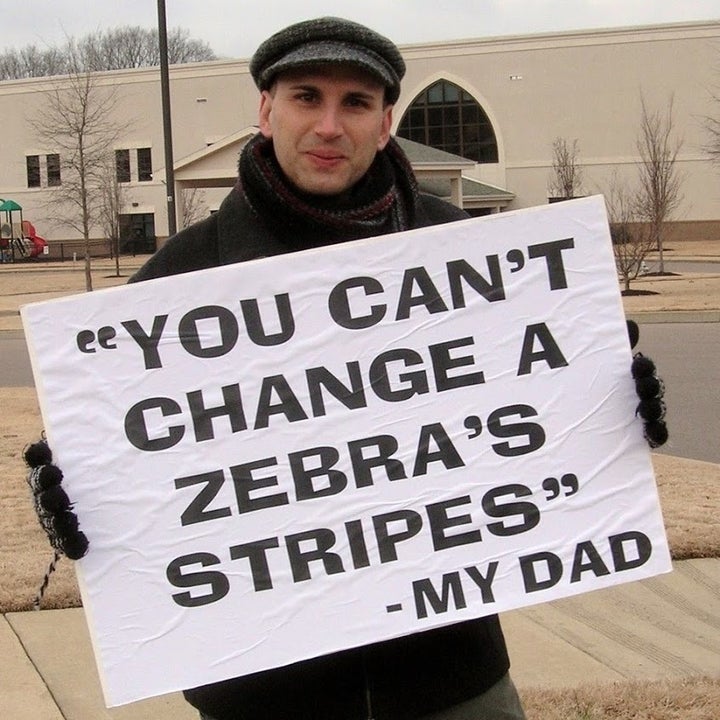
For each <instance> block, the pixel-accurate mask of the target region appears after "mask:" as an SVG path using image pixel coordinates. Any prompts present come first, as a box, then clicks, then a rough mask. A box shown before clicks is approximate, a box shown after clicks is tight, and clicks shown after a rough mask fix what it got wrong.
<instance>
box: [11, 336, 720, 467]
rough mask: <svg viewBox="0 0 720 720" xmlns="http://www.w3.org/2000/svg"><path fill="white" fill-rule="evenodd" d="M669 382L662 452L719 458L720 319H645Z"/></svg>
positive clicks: (25, 373)
mask: <svg viewBox="0 0 720 720" xmlns="http://www.w3.org/2000/svg"><path fill="white" fill-rule="evenodd" d="M637 349H639V350H640V351H641V352H643V353H644V354H646V355H648V356H650V357H651V358H653V359H654V360H655V362H656V363H657V365H658V369H659V373H660V375H661V376H662V378H663V380H664V381H665V384H666V387H667V390H666V400H667V405H668V408H669V413H668V426H669V428H670V441H669V442H668V444H667V445H666V446H665V447H664V448H661V452H665V453H667V454H668V455H676V456H678V457H685V458H691V459H693V460H704V461H706V462H714V463H720V411H719V409H720V382H719V381H718V379H719V378H720V323H660V324H644V325H641V328H640V344H639V346H638V348H637ZM0 358H2V370H1V372H2V375H1V376H0V386H5V387H32V386H33V385H34V383H33V377H32V371H31V368H30V360H29V358H28V354H27V349H26V347H25V340H24V336H23V333H22V332H21V331H17V332H4V333H0Z"/></svg>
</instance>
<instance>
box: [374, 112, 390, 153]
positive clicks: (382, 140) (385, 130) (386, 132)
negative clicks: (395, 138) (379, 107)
mask: <svg viewBox="0 0 720 720" xmlns="http://www.w3.org/2000/svg"><path fill="white" fill-rule="evenodd" d="M392 111H393V106H392V105H386V106H385V107H384V108H383V119H382V126H381V128H380V137H379V138H378V145H377V148H378V150H382V149H384V147H385V146H386V145H387V144H388V141H389V140H390V128H391V127H392Z"/></svg>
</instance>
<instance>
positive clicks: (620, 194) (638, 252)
mask: <svg viewBox="0 0 720 720" xmlns="http://www.w3.org/2000/svg"><path fill="white" fill-rule="evenodd" d="M605 203H606V205H607V210H608V219H609V221H610V234H611V236H612V241H613V253H614V254H615V266H616V268H617V271H618V275H619V276H620V280H621V282H622V285H623V291H624V292H626V293H627V292H629V291H630V283H631V282H632V281H633V280H636V279H637V277H638V275H640V274H642V270H643V267H644V264H645V258H646V257H647V255H648V253H649V252H650V251H651V250H652V248H653V241H652V237H651V235H650V233H649V231H648V225H647V224H646V223H643V222H641V221H640V219H639V218H638V216H637V207H638V200H637V191H635V192H633V190H631V189H630V187H629V186H628V184H627V183H626V182H624V181H622V180H620V179H619V178H618V176H617V174H616V173H614V174H613V176H612V179H611V181H610V186H609V188H608V191H607V192H606V193H605Z"/></svg>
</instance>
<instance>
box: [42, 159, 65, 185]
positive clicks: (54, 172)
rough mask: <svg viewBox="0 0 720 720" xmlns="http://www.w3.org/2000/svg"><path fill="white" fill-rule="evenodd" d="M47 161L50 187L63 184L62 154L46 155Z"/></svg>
mask: <svg viewBox="0 0 720 720" xmlns="http://www.w3.org/2000/svg"><path fill="white" fill-rule="evenodd" d="M45 160H46V162H47V184H48V187H57V186H58V185H60V184H61V182H62V181H61V179H60V156H59V155H57V154H53V155H46V156H45Z"/></svg>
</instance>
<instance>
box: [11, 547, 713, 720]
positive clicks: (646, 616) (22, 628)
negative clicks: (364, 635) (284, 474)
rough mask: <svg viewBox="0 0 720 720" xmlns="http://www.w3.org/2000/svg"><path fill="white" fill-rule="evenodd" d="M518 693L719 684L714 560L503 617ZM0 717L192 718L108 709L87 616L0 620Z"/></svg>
mask: <svg viewBox="0 0 720 720" xmlns="http://www.w3.org/2000/svg"><path fill="white" fill-rule="evenodd" d="M502 621H503V628H504V631H505V636H506V638H507V642H508V647H509V650H510V658H511V660H512V676H513V679H514V681H515V683H516V684H517V686H518V687H519V688H520V691H521V692H522V690H523V688H530V687H546V688H564V687H568V688H572V687H575V686H578V685H580V684H582V683H585V682H593V683H602V682H613V681H617V680H629V679H631V680H648V681H650V680H659V679H677V678H686V677H693V676H698V675H711V676H720V559H715V558H709V559H698V560H684V561H681V562H677V563H675V564H674V571H673V572H672V573H669V574H667V575H661V576H657V577H654V578H650V579H648V580H642V581H639V582H634V583H628V584H625V585H620V586H617V587H614V588H610V589H607V590H599V591H596V592H592V593H586V594H584V595H580V596H578V597H574V598H565V599H563V600H558V601H555V602H552V603H545V604H542V605H536V606H534V607H529V608H523V609H521V610H514V611H511V612H508V613H505V614H504V615H503V620H502ZM0 678H2V680H1V681H0V717H2V718H8V720H10V719H12V720H100V719H102V718H112V719H114V720H197V717H198V716H197V713H195V712H194V711H193V709H192V708H191V707H190V706H189V705H187V704H186V703H185V702H184V700H183V698H182V695H181V694H180V693H175V694H172V695H166V696H163V697H159V698H152V699H150V700H143V701H141V702H137V703H132V704H131V705H126V706H123V707H119V708H113V709H111V710H108V709H106V708H105V706H104V703H103V700H102V694H101V689H100V683H99V680H98V676H97V671H96V669H95V664H94V660H93V656H92V650H91V646H90V640H89V637H88V633H87V628H86V625H85V619H84V615H83V611H82V610H81V609H71V610H44V611H40V612H24V613H9V614H7V615H4V616H3V618H2V621H1V622H0Z"/></svg>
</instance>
